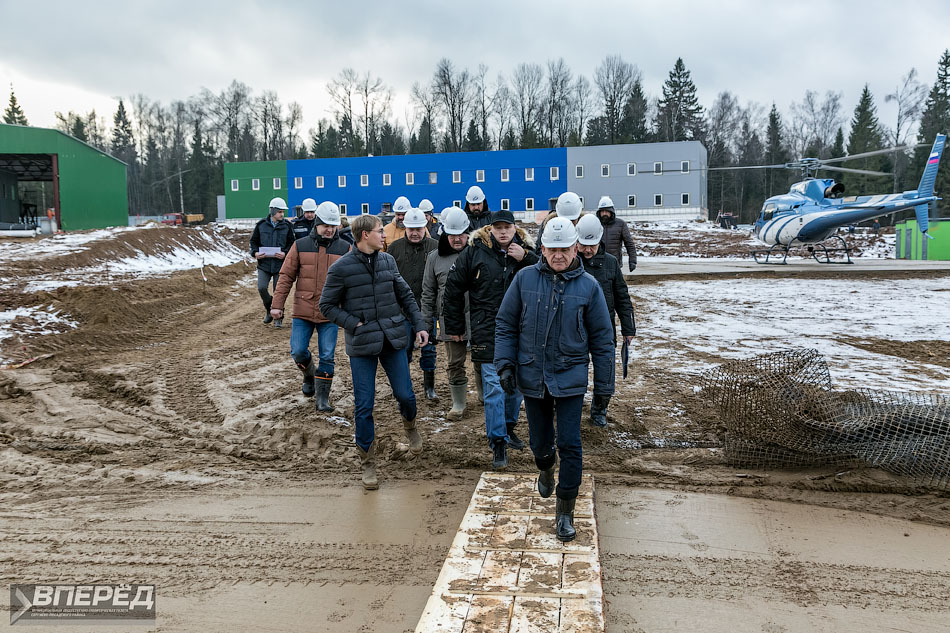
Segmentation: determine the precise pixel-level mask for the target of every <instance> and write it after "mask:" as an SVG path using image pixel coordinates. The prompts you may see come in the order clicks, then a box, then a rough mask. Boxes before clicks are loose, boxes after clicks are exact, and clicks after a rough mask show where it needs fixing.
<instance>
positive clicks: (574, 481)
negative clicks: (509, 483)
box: [524, 389, 584, 499]
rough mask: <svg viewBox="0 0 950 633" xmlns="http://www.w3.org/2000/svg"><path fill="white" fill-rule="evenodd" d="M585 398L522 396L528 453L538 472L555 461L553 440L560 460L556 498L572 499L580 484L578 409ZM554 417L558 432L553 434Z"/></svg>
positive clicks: (580, 452)
mask: <svg viewBox="0 0 950 633" xmlns="http://www.w3.org/2000/svg"><path fill="white" fill-rule="evenodd" d="M583 407H584V396H583V395H579V396H568V397H566V398H555V397H554V396H552V395H551V394H550V393H548V391H547V389H545V390H544V397H543V398H531V397H529V396H525V397H524V410H525V415H526V416H527V418H528V432H529V433H530V435H531V439H530V444H531V452H532V453H534V463H535V464H537V466H538V470H547V469H548V468H550V467H551V466H553V465H554V461H555V438H556V439H557V455H559V456H560V458H561V466H560V468H559V469H558V477H557V496H558V498H559V499H574V498H576V497H577V489H578V488H580V485H581V474H582V472H583V470H584V466H583V462H584V455H583V452H582V450H581V409H583ZM555 417H556V419H557V422H556V423H557V430H556V432H555Z"/></svg>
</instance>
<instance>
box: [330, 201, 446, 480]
mask: <svg viewBox="0 0 950 633" xmlns="http://www.w3.org/2000/svg"><path fill="white" fill-rule="evenodd" d="M350 227H351V229H352V231H353V238H354V239H355V240H356V248H354V249H351V250H350V252H349V253H347V254H346V255H344V256H343V257H341V258H340V259H338V260H337V261H336V263H335V264H333V265H332V266H331V267H330V271H329V273H328V274H327V281H326V283H325V284H324V286H323V294H322V295H321V296H320V312H322V313H323V314H324V316H326V317H327V318H328V319H330V320H331V321H333V322H334V323H336V324H337V325H339V326H340V327H342V328H343V329H344V330H345V331H346V353H347V355H349V357H350V372H351V374H352V376H353V396H354V398H355V400H356V406H355V408H354V412H353V417H354V418H355V419H354V422H355V426H356V447H357V450H359V453H360V462H361V465H362V470H363V487H364V488H366V489H367V490H376V488H378V487H379V483H378V481H377V479H376V427H375V423H374V421H373V403H374V400H375V398H376V368H377V366H378V365H382V366H383V370H385V372H386V375H387V377H388V378H389V385H390V386H391V387H392V390H393V396H395V398H396V401H397V402H398V403H399V412H400V413H401V414H402V421H403V429H404V430H405V431H406V437H407V439H408V444H409V446H408V449H409V451H410V452H412V454H414V455H418V454H419V453H421V452H422V436H421V435H419V431H418V430H416V397H415V395H414V394H413V393H412V381H411V380H410V379H409V363H408V362H407V361H406V352H405V351H403V350H404V349H405V348H406V346H407V345H411V344H412V341H411V340H410V338H409V336H408V334H407V332H406V326H405V325H403V321H405V320H406V317H405V316H403V315H404V314H406V315H409V319H410V320H411V321H412V330H413V332H414V333H415V343H416V346H418V347H423V346H424V345H425V344H426V343H427V342H428V340H429V333H428V332H427V330H426V327H425V325H424V324H423V322H422V313H420V312H419V306H417V305H416V301H415V299H414V298H413V296H412V290H410V289H409V284H407V283H406V282H405V280H404V279H403V278H402V275H400V274H399V270H398V269H397V268H396V260H394V259H393V258H392V255H389V254H387V253H382V252H380V251H381V250H382V248H383V241H384V240H385V237H384V235H385V234H384V232H383V226H382V223H381V222H380V221H379V218H377V217H376V216H375V215H361V216H359V217H358V218H356V219H355V220H353V222H352V224H351V225H350Z"/></svg>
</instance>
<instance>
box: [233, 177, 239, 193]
mask: <svg viewBox="0 0 950 633" xmlns="http://www.w3.org/2000/svg"><path fill="white" fill-rule="evenodd" d="M239 187H240V182H239V181H237V180H232V181H231V191H237V190H238V188H239Z"/></svg>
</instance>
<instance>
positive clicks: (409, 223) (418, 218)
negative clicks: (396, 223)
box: [402, 209, 429, 229]
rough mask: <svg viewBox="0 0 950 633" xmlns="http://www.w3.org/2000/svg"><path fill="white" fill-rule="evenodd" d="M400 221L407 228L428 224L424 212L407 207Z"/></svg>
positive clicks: (416, 227)
mask: <svg viewBox="0 0 950 633" xmlns="http://www.w3.org/2000/svg"><path fill="white" fill-rule="evenodd" d="M402 223H403V226H405V227H406V228H407V229H421V228H422V227H424V226H428V224H429V220H428V219H426V214H425V213H423V212H422V209H409V210H408V211H406V218H405V219H404V220H403V221H402Z"/></svg>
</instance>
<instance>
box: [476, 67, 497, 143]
mask: <svg viewBox="0 0 950 633" xmlns="http://www.w3.org/2000/svg"><path fill="white" fill-rule="evenodd" d="M487 75H488V66H486V65H485V64H479V65H478V72H477V73H475V75H474V76H473V77H472V91H473V95H472V101H473V110H474V112H473V113H472V115H473V117H474V118H475V119H476V121H477V123H478V127H479V131H480V132H481V135H482V139H483V140H484V142H485V147H491V146H492V142H491V135H490V134H489V129H488V124H489V118H490V116H491V113H492V106H493V105H494V103H493V102H494V100H495V91H494V90H492V89H491V88H490V86H489V85H488V83H487V82H486V81H485V77H486V76H487Z"/></svg>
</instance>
